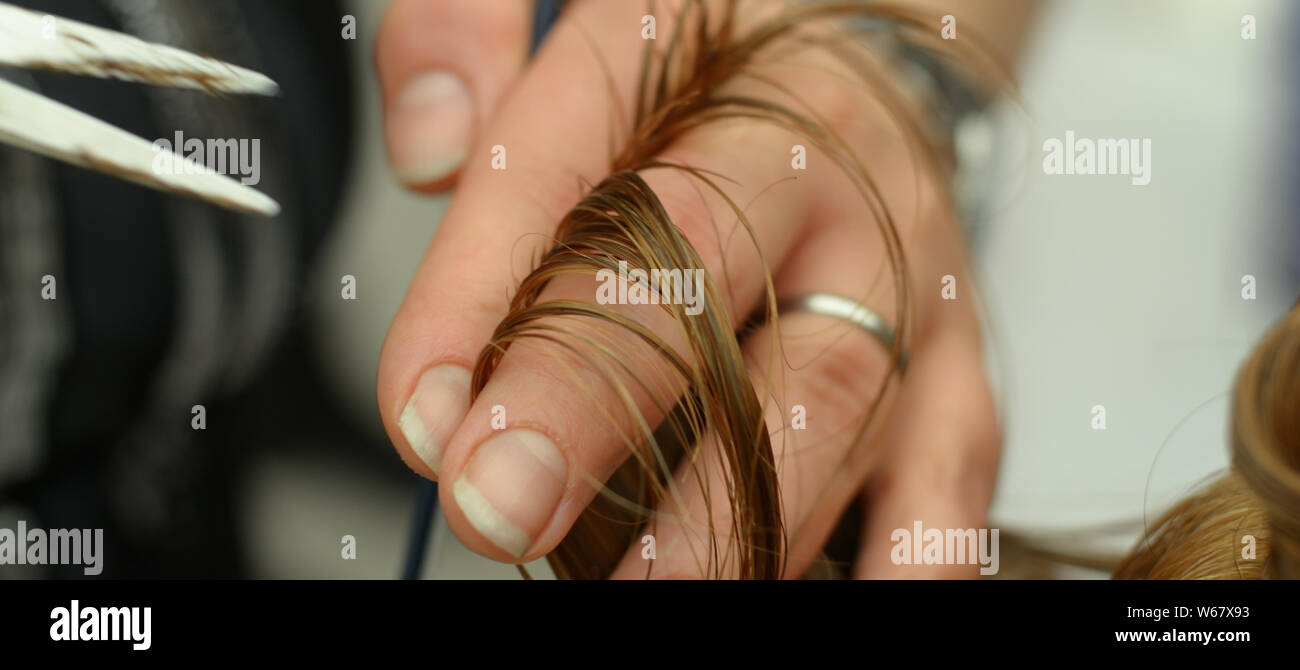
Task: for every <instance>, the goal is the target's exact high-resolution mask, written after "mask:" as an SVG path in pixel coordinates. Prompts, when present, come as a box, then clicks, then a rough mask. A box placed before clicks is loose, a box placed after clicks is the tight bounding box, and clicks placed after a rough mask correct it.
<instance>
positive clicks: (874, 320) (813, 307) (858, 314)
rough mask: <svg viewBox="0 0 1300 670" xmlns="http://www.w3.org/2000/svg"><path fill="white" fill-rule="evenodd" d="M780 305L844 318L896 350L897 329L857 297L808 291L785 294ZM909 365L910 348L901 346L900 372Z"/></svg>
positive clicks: (793, 309)
mask: <svg viewBox="0 0 1300 670" xmlns="http://www.w3.org/2000/svg"><path fill="white" fill-rule="evenodd" d="M777 309H778V310H780V311H782V312H786V311H797V310H803V311H805V312H812V313H814V314H823V315H825V316H833V317H835V318H838V319H844V320H845V321H848V322H850V323H852V324H854V325H856V326H858V327H859V328H861V329H863V330H865V331H867V332H868V333H871V335H872V336H873V337H875V338H876V339H877V340H880V343H881V344H883V345H885V348H886V349H888V350H889V351H891V352H892V351H893V350H894V329H893V328H890V327H889V324H888V323H885V319H884V317H882V316H880V314H878V313H877V312H876V311H875V310H873V309H871V308H870V307H867V306H866V305H864V304H862V303H860V302H857V301H856V300H849V299H848V298H845V297H843V296H838V295H835V294H833V293H807V294H804V295H800V296H795V297H792V298H782V299H781V300H780V301H779V302H778V303H777ZM906 368H907V352H906V351H903V350H902V349H900V350H899V352H898V373H899V374H902V373H903V371H904V370H905V369H906Z"/></svg>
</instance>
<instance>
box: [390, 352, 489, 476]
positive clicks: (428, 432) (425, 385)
mask: <svg viewBox="0 0 1300 670" xmlns="http://www.w3.org/2000/svg"><path fill="white" fill-rule="evenodd" d="M470 378H471V375H470V372H469V370H466V369H465V368H463V367H461V366H459V365H438V366H435V367H432V368H429V369H428V370H427V371H425V373H424V374H423V375H420V380H419V381H418V382H416V384H415V392H414V393H412V394H411V398H410V400H407V401H406V407H404V408H402V414H401V416H399V417H398V418H397V427H398V428H400V429H401V431H402V436H403V437H405V438H406V442H407V444H410V445H411V448H412V449H414V450H415V453H416V455H417V456H419V457H420V460H422V461H424V462H425V463H428V464H429V467H430V468H433V472H434V474H438V471H439V467H440V466H441V463H442V449H443V447H444V446H445V445H446V444H447V439H448V438H450V437H451V434H452V433H453V432H454V431H455V430H456V427H457V426H459V425H460V423H461V422H462V421H464V420H465V414H466V413H467V412H468V411H469V384H470Z"/></svg>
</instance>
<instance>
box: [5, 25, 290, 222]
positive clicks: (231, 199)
mask: <svg viewBox="0 0 1300 670" xmlns="http://www.w3.org/2000/svg"><path fill="white" fill-rule="evenodd" d="M0 66H10V67H18V68H24V69H29V70H48V71H55V72H66V73H71V74H80V75H87V76H91V77H100V78H105V79H120V80H123V81H136V82H145V83H149V84H154V85H158V86H172V87H179V88H192V89H198V90H201V91H204V92H206V93H208V94H210V95H227V94H256V95H277V94H278V93H279V91H280V87H279V86H278V85H277V84H276V83H275V82H274V81H272V80H271V78H269V77H267V76H266V75H263V74H261V73H258V72H254V71H252V70H248V69H245V68H242V67H239V66H237V65H232V64H230V63H226V62H224V61H220V60H217V59H215V58H208V57H206V56H200V55H197V54H193V53H190V52H188V51H185V50H184V49H178V48H175V47H169V46H165V45H162V44H153V43H150V42H145V41H144V40H140V39H137V38H135V37H132V36H130V35H126V34H123V33H119V32H116V31H113V30H107V29H104V28H98V27H96V26H92V25H87V24H85V23H80V22H77V21H73V20H71V19H65V18H62V17H56V16H52V15H49V14H41V13H38V12H33V11H31V10H27V9H23V8H20V7H15V6H13V5H10V4H7V3H0ZM0 142H3V143H5V144H10V145H13V146H15V147H19V148H22V149H26V150H28V151H32V152H35V153H38V154H42V155H44V156H48V157H50V158H54V159H56V160H60V161H64V162H66V163H71V164H73V165H78V166H81V167H84V168H88V169H91V170H96V171H99V172H104V173H106V174H111V175H114V176H117V177H120V178H122V179H126V180H129V181H133V182H136V183H138V184H143V185H145V186H148V187H150V188H155V189H158V190H162V191H168V192H171V193H176V194H179V195H182V196H186V197H190V198H197V199H199V200H204V201H207V202H210V203H212V204H214V205H218V206H220V207H225V208H227V209H233V210H236V211H241V212H247V213H252V214H260V215H262V216H275V215H276V214H278V213H279V211H280V205H279V203H277V202H276V201H275V200H274V199H272V198H271V197H270V196H268V195H266V194H265V193H262V192H260V191H258V190H256V189H253V188H251V187H249V186H247V185H245V184H242V183H240V182H239V181H238V180H236V179H232V178H230V177H228V176H226V175H222V174H219V173H218V172H216V171H214V170H212V169H211V168H209V167H207V166H206V165H203V164H202V163H199V162H198V161H195V160H194V159H192V158H186V157H183V156H181V155H179V154H177V155H175V156H172V157H171V158H172V164H173V165H182V166H183V169H169V170H158V169H155V168H154V165H155V161H154V158H155V156H157V154H158V151H160V150H163V149H161V148H159V147H156V146H155V145H154V144H153V143H151V142H149V141H147V140H145V139H143V138H140V137H137V136H135V135H132V134H131V133H129V132H126V131H125V130H122V129H121V128H118V127H116V126H113V125H111V124H108V123H105V122H104V121H100V120H99V119H96V118H95V117H93V116H90V115H89V114H86V113H84V112H80V111H78V110H76V109H73V108H71V107H69V106H67V105H64V104H62V103H59V102H55V101H53V100H50V99H49V98H46V97H45V96H43V95H41V94H39V93H36V92H34V91H31V90H29V89H26V88H23V87H22V86H19V85H17V84H15V83H13V82H10V81H6V80H5V79H3V78H0ZM178 148H179V147H178Z"/></svg>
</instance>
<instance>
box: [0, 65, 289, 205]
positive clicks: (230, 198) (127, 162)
mask: <svg viewBox="0 0 1300 670" xmlns="http://www.w3.org/2000/svg"><path fill="white" fill-rule="evenodd" d="M0 142H5V143H8V144H12V145H14V146H17V147H21V148H23V149H27V150H29V151H34V152H36V153H39V154H43V155H45V156H49V157H51V158H56V159H58V160H62V161H67V162H69V163H72V164H74V165H80V166H82V167H86V168H90V169H92V170H99V171H101V172H106V173H108V174H112V175H114V176H117V177H121V178H123V179H127V180H130V181H134V182H136V183H139V184H144V185H145V186H149V187H152V188H157V189H161V190H164V191H170V192H173V193H178V194H181V195H185V196H189V197H192V198H198V199H200V200H205V201H207V202H211V203H213V204H216V205H220V206H222V207H228V208H230V209H236V210H239V211H243V212H251V213H256V214H262V215H265V216H275V215H276V214H278V213H279V212H280V205H279V204H277V203H276V202H275V200H273V199H271V198H270V197H269V196H267V195H266V194H264V193H261V192H259V191H257V190H255V189H252V188H249V187H248V186H245V185H244V184H241V183H239V182H238V181H235V180H234V179H231V178H229V177H226V176H223V175H221V174H218V173H217V172H215V171H213V170H211V169H210V168H208V167H207V166H205V165H203V164H201V163H198V162H196V161H194V160H191V159H188V158H183V157H182V156H180V155H177V154H170V152H165V151H164V150H162V149H155V147H154V145H153V144H151V143H149V142H148V141H146V140H144V139H142V138H140V137H136V136H135V135H132V134H131V133H128V132H126V131H125V130H122V129H120V128H117V127H115V126H112V125H110V124H107V123H105V122H103V121H100V120H99V119H96V118H95V117H93V116H90V115H89V114H86V113H84V112H79V111H77V110H75V109H73V108H71V107H68V106H67V105H64V104H62V103H58V102H55V101H53V100H50V99H49V98H46V97H44V96H42V95H40V94H38V93H34V92H32V91H29V90H27V89H25V88H23V87H21V86H18V85H17V84H14V83H12V82H8V81H5V80H3V79H0ZM163 153H168V154H169V155H162V154H163Z"/></svg>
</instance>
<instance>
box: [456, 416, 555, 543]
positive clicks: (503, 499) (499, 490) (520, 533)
mask: <svg viewBox="0 0 1300 670" xmlns="http://www.w3.org/2000/svg"><path fill="white" fill-rule="evenodd" d="M565 471H566V466H565V463H564V456H562V455H561V454H560V450H559V449H557V448H556V447H555V443H553V442H551V440H550V439H549V438H547V437H546V436H545V435H542V434H541V433H538V432H536V431H532V430H522V429H516V430H507V431H505V432H503V433H500V434H498V435H494V436H493V437H491V438H490V439H488V441H486V442H484V443H483V444H482V445H480V446H479V448H478V451H477V452H475V454H474V457H473V458H472V459H471V460H470V462H469V465H468V466H466V468H465V472H464V473H463V474H461V476H460V479H457V480H456V484H455V485H454V486H453V487H452V493H453V495H454V496H455V498H456V504H457V505H459V506H460V510H461V512H463V513H464V514H465V518H466V519H469V522H470V524H472V525H473V526H474V528H475V529H476V530H478V532H479V533H481V534H482V535H483V537H486V538H487V539H488V540H491V541H492V543H493V544H495V545H497V546H498V547H501V548H502V549H504V550H506V551H508V552H510V555H512V556H514V557H515V558H520V557H522V556H523V555H524V552H526V551H528V547H530V546H532V544H533V539H534V538H536V537H537V534H538V533H540V532H542V530H543V529H544V528H545V527H546V524H547V522H548V521H549V520H550V518H551V516H552V515H553V514H554V513H555V508H556V507H557V506H558V505H559V504H560V497H561V496H563V495H564V481H565Z"/></svg>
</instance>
